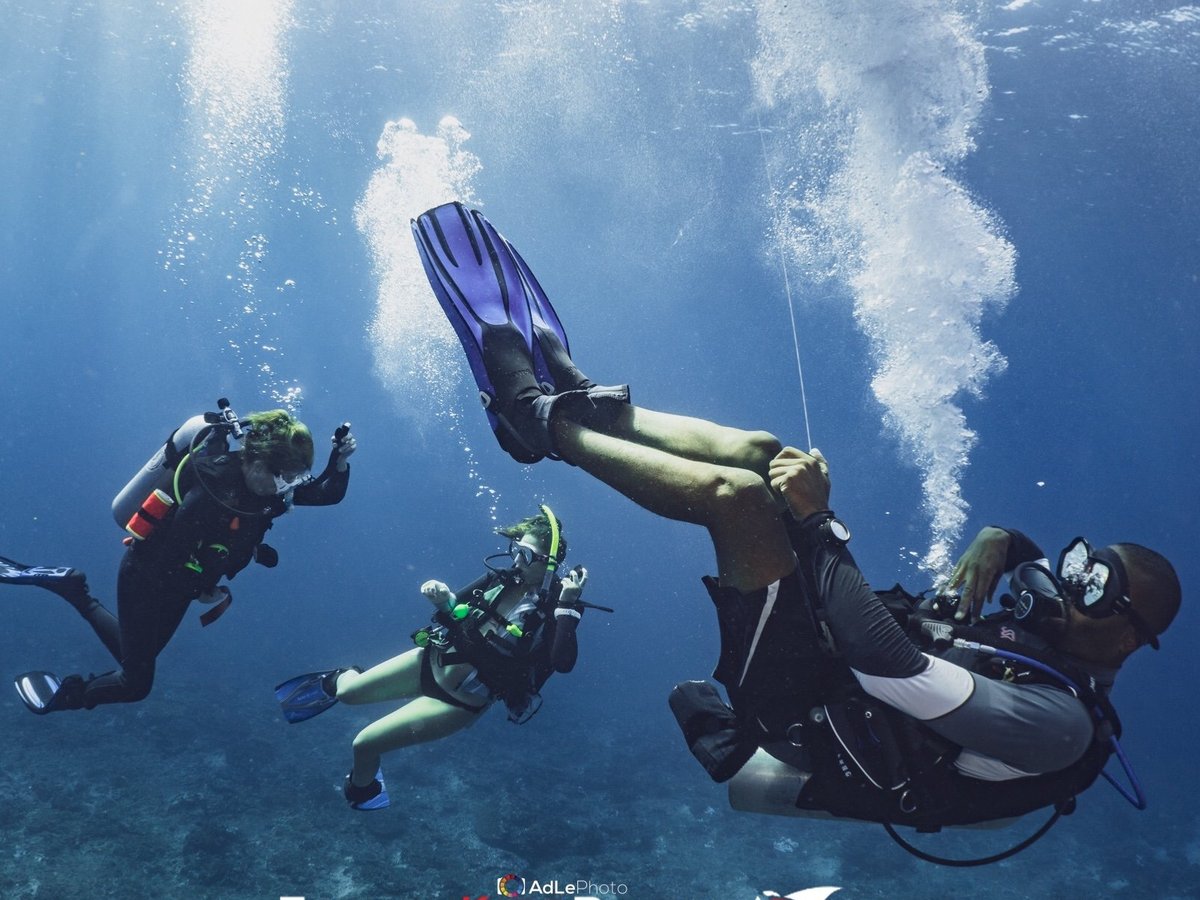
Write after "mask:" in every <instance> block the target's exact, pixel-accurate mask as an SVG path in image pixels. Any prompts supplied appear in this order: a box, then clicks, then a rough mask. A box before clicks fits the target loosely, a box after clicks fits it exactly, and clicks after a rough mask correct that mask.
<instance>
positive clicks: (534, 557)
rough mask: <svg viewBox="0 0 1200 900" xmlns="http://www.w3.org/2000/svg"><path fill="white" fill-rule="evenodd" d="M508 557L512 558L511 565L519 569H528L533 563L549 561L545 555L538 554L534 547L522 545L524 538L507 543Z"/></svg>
mask: <svg viewBox="0 0 1200 900" xmlns="http://www.w3.org/2000/svg"><path fill="white" fill-rule="evenodd" d="M508 555H509V556H510V557H511V558H512V561H513V565H515V566H516V567H517V568H519V569H528V568H529V567H530V566H532V565H533V564H534V563H539V562H543V563H544V562H547V561H549V559H550V557H549V556H547V555H546V554H545V553H541V552H539V551H538V549H537V548H536V547H531V546H530V545H529V544H526V543H524V538H522V539H521V540H519V541H509V542H508Z"/></svg>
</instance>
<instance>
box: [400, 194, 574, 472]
mask: <svg viewBox="0 0 1200 900" xmlns="http://www.w3.org/2000/svg"><path fill="white" fill-rule="evenodd" d="M412 230H413V237H414V238H415V239H416V242H417V250H418V251H419V252H420V254H421V263H422V265H424V267H425V275H426V277H427V278H428V279H429V285H430V287H432V288H433V293H434V295H435V296H436V297H437V300H438V303H439V304H441V307H442V311H443V312H445V314H446V318H447V319H449V320H450V324H451V325H452V326H453V327H454V332H455V334H457V335H458V340H459V342H460V343H461V344H462V347H463V350H464V352H465V353H466V356H467V362H468V364H469V365H470V367H471V374H472V375H473V376H474V378H475V384H476V385H477V386H478V387H479V395H480V400H481V401H482V403H483V406H484V409H485V410H486V411H487V416H488V423H489V424H490V425H491V427H492V431H493V432H494V433H495V435H496V439H497V440H498V441H499V443H500V446H501V447H502V448H503V449H504V450H506V451H507V452H508V453H509V455H511V456H512V457H513V458H514V459H516V460H517V461H518V462H522V463H532V462H537V461H538V460H539V459H542V458H543V456H544V455H545V454H544V453H542V452H539V451H538V450H536V449H534V448H532V447H530V446H529V444H528V443H527V442H526V441H525V440H523V439H522V437H521V436H520V434H519V433H518V431H517V429H516V428H515V427H513V425H512V423H511V422H510V421H509V418H508V417H509V416H510V415H511V412H512V405H513V403H514V402H515V400H516V398H517V396H518V395H521V394H529V393H530V392H532V393H534V394H537V393H541V388H540V387H539V384H540V381H539V379H540V378H541V376H540V375H538V374H535V371H534V369H535V363H534V322H533V313H532V310H531V299H530V293H531V292H532V291H533V290H534V288H533V285H536V284H537V280H536V279H534V278H533V273H532V272H529V267H528V266H526V265H525V263H524V261H523V260H521V258H520V256H519V255H518V254H517V253H516V251H515V250H514V249H513V248H512V246H511V245H510V244H509V243H508V242H507V241H506V240H505V239H504V238H503V237H502V236H501V235H500V233H499V232H498V231H496V229H495V228H493V227H492V224H491V223H490V222H488V220H487V219H485V218H484V217H483V215H482V214H481V213H480V212H479V211H478V210H469V209H467V208H466V207H464V206H463V205H462V204H461V203H458V202H454V203H446V204H443V205H442V206H438V207H435V208H434V209H431V210H429V211H428V212H425V213H422V214H421V215H420V216H418V217H417V218H416V219H415V220H414V221H413V223H412ZM536 290H537V292H538V293H539V294H541V288H540V287H537V289H536ZM541 296H542V297H543V298H544V296H545V295H544V294H541ZM543 309H544V310H548V312H545V311H541V310H543ZM539 321H540V322H542V323H544V326H545V327H546V328H547V329H550V330H551V331H552V330H553V328H554V327H555V326H557V327H558V328H561V327H562V326H561V324H558V316H557V315H555V314H554V310H553V308H552V307H551V306H550V304H549V301H548V300H547V301H545V306H544V307H539ZM542 368H543V369H546V366H545V365H544V364H543V366H542ZM546 371H547V375H548V371H549V370H548V369H547V370H546ZM498 380H499V381H500V382H501V383H499V384H498V383H497V381H498Z"/></svg>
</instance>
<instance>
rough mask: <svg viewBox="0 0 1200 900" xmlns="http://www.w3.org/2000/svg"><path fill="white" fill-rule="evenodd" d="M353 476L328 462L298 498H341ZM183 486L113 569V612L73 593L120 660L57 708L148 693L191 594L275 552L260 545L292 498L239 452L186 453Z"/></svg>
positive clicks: (313, 501) (319, 501) (320, 501)
mask: <svg viewBox="0 0 1200 900" xmlns="http://www.w3.org/2000/svg"><path fill="white" fill-rule="evenodd" d="M197 470H200V471H199V472H198V471H197ZM349 478H350V471H349V467H347V469H346V471H344V472H337V471H336V470H334V468H333V466H332V465H331V466H330V467H329V468H327V469H326V470H325V472H324V473H323V474H322V476H321V477H320V478H319V479H317V480H316V481H313V482H310V483H308V484H305V485H302V486H300V487H298V488H296V490H295V492H294V494H293V498H292V500H293V503H294V504H295V505H296V506H327V505H330V504H334V503H338V502H339V501H341V499H342V498H343V497H344V496H345V494H346V488H347V486H348V484H349ZM180 491H181V494H182V497H183V499H182V502H181V503H180V504H179V506H178V508H177V509H176V511H175V513H174V515H173V516H172V517H171V518H170V519H169V520H167V521H166V522H164V523H163V524H162V525H161V526H159V527H158V528H157V529H156V530H155V531H154V532H153V533H152V534H151V535H150V537H149V538H148V539H146V540H145V541H136V542H134V543H133V544H132V545H131V546H130V547H129V549H128V550H126V552H125V556H124V558H123V559H122V560H121V566H120V570H119V573H118V575H117V615H116V616H114V615H113V614H112V613H111V612H110V611H109V610H107V609H106V608H105V607H104V606H103V605H101V604H100V602H99V601H97V600H96V599H95V598H93V597H91V596H90V595H87V594H84V595H83V596H81V597H68V600H70V601H71V603H72V605H74V606H75V608H76V609H77V610H79V612H80V614H81V615H82V616H83V617H84V619H86V620H87V621H88V623H89V624H90V625H91V626H92V628H93V629H94V630H95V632H96V634H97V635H98V636H99V638H100V640H101V641H102V642H103V643H104V646H105V647H107V648H108V651H109V652H110V653H111V654H112V655H113V658H114V659H115V660H116V661H117V663H118V665H119V666H120V668H119V669H116V670H114V671H112V672H107V673H105V674H103V675H98V676H93V677H91V678H89V679H88V680H87V682H86V686H85V688H84V691H83V693H82V697H81V698H77V699H76V702H72V703H71V704H70V705H69V706H64V707H61V708H78V705H82V706H84V707H86V708H88V709H91V708H92V707H94V706H97V705H99V704H102V703H133V702H136V701H138V700H141V699H143V698H144V697H145V696H146V695H147V694H148V693H149V692H150V687H151V685H152V684H153V682H154V664H155V659H156V658H157V657H158V654H159V653H161V652H162V650H163V648H164V647H165V646H166V645H167V642H168V641H170V639H171V637H172V636H173V635H174V634H175V630H176V629H177V628H178V627H179V624H180V622H181V621H182V620H183V616H184V614H185V613H186V612H187V608H188V605H189V604H190V603H191V602H192V600H194V599H196V598H197V597H199V596H201V595H202V594H205V593H208V592H210V591H212V590H213V589H215V588H216V586H217V583H218V582H219V581H220V580H221V579H222V578H233V577H234V576H235V575H236V574H237V573H238V572H240V571H241V570H242V569H244V568H245V567H246V566H247V565H249V564H250V562H251V560H253V559H254V558H255V555H256V553H260V554H264V555H265V554H266V553H270V554H271V555H272V556H273V555H274V554H273V551H270V548H267V550H266V551H260V549H259V548H260V547H261V546H263V545H262V540H263V537H264V536H265V535H266V533H267V531H268V529H270V528H271V525H272V523H273V521H274V519H275V518H276V517H278V516H280V515H282V514H283V513H284V512H286V511H287V505H286V504H285V503H284V501H283V500H282V499H281V498H278V497H259V496H257V495H255V494H252V493H251V492H250V491H249V490H248V489H247V487H246V485H245V482H244V480H243V478H242V463H241V454H240V452H232V453H227V454H224V455H222V456H218V457H212V458H204V459H199V460H195V461H191V462H189V463H188V464H187V465H186V467H185V469H184V471H183V473H182V476H181V479H180ZM272 564H273V563H272ZM77 704H78V705H77Z"/></svg>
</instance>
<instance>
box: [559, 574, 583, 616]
mask: <svg viewBox="0 0 1200 900" xmlns="http://www.w3.org/2000/svg"><path fill="white" fill-rule="evenodd" d="M587 578H588V573H587V569H585V568H584V567H583V566H576V567H575V568H573V569H572V570H571V571H570V572H568V573H567V574H566V575H565V576H563V580H562V591H561V592H560V593H559V595H558V605H559V606H566V607H569V608H571V609H577V608H578V605H579V598H580V596H582V594H583V586H584V585H585V584H587Z"/></svg>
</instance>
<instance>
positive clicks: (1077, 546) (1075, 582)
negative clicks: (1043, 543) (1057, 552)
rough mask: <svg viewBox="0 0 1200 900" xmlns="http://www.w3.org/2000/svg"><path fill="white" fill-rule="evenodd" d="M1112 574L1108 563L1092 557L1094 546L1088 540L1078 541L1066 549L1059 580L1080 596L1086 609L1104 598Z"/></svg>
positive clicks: (1060, 567)
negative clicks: (1089, 544)
mask: <svg viewBox="0 0 1200 900" xmlns="http://www.w3.org/2000/svg"><path fill="white" fill-rule="evenodd" d="M1112 575H1113V571H1112V568H1111V567H1110V566H1109V565H1108V564H1107V563H1105V562H1102V561H1100V560H1098V559H1095V558H1093V557H1092V548H1091V547H1089V546H1088V545H1087V542H1086V541H1076V542H1075V543H1074V544H1072V545H1071V546H1070V547H1068V548H1067V549H1066V551H1065V552H1064V553H1063V556H1062V562H1061V564H1060V565H1059V573H1058V577H1059V580H1060V581H1062V583H1063V585H1064V586H1065V587H1066V588H1067V589H1068V590H1070V591H1071V593H1073V594H1075V595H1076V596H1077V597H1078V598H1079V602H1080V603H1081V604H1082V605H1083V608H1084V609H1085V610H1086V609H1091V608H1093V607H1095V606H1096V605H1097V604H1098V603H1099V602H1100V601H1101V600H1103V599H1104V591H1105V588H1106V587H1107V586H1108V581H1109V579H1110V578H1111V577H1112Z"/></svg>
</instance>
